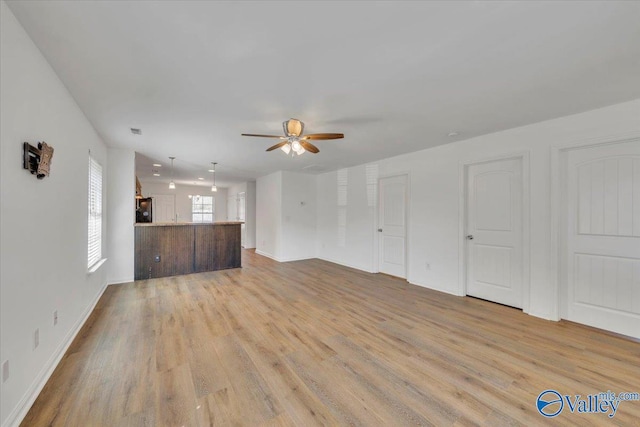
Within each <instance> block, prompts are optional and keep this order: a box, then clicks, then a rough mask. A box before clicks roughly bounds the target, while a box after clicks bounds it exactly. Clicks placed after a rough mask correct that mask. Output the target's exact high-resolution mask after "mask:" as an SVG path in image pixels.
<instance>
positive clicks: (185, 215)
mask: <svg viewBox="0 0 640 427" xmlns="http://www.w3.org/2000/svg"><path fill="white" fill-rule="evenodd" d="M140 185H142V195H143V196H144V197H149V196H155V195H158V194H174V195H175V196H176V213H177V214H178V222H191V203H192V202H191V199H190V198H189V194H191V195H196V194H199V195H201V196H214V198H215V208H214V209H215V221H226V220H227V189H226V188H222V187H218V191H216V192H212V191H211V187H210V186H209V187H207V186H203V185H202V186H201V185H184V184H176V188H175V190H170V189H169V184H161V183H157V182H144V181H141V182H140Z"/></svg>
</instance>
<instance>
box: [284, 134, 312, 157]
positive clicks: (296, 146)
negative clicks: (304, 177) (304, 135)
mask: <svg viewBox="0 0 640 427" xmlns="http://www.w3.org/2000/svg"><path fill="white" fill-rule="evenodd" d="M280 149H281V150H282V151H284V152H285V153H286V154H289V153H291V155H292V156H295V155H296V154H297V155H298V156H300V155H302V153H304V152H305V151H307V150H305V149H304V147H303V146H302V144H300V138H299V137H297V136H290V137H289V138H287V143H286V144H284V145H283V146H282V147H280ZM292 151H293V152H292Z"/></svg>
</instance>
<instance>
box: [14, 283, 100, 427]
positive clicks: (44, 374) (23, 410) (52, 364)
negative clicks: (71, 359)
mask: <svg viewBox="0 0 640 427" xmlns="http://www.w3.org/2000/svg"><path fill="white" fill-rule="evenodd" d="M107 286H108V285H107V284H105V285H103V286H102V289H100V292H98V295H97V296H96V297H95V298H94V300H93V301H92V303H91V304H90V305H89V307H87V309H86V310H85V311H84V313H83V314H82V317H81V318H80V319H79V320H78V322H76V324H75V325H74V327H73V328H72V329H71V330H70V331H69V333H68V334H67V335H66V336H65V338H64V339H63V340H62V342H61V343H60V345H59V346H58V348H56V350H55V351H54V352H53V354H52V355H51V357H50V358H49V360H47V363H45V365H44V366H43V367H42V369H41V370H40V373H39V374H38V376H37V377H36V379H35V381H34V382H33V384H31V386H30V387H29V388H28V389H27V391H26V393H25V394H24V396H22V399H20V401H19V402H18V404H17V405H16V406H15V408H13V411H11V413H10V414H9V416H8V417H7V419H6V420H5V421H4V423H2V427H18V426H19V425H20V423H21V422H22V420H23V419H24V417H25V416H26V415H27V413H28V412H29V409H31V405H33V402H35V401H36V398H37V397H38V395H39V394H40V392H41V391H42V389H43V388H44V386H45V384H46V383H47V381H49V378H50V377H51V374H53V371H54V370H55V369H56V367H57V366H58V363H60V360H62V357H63V356H64V354H65V353H66V352H67V349H68V348H69V346H70V345H71V343H72V342H73V340H74V339H75V337H76V335H78V332H80V329H82V326H84V324H85V322H86V321H87V319H88V318H89V316H90V315H91V313H92V312H93V309H94V308H95V306H96V304H98V301H100V298H101V297H102V295H103V294H104V291H105V290H106V289H107Z"/></svg>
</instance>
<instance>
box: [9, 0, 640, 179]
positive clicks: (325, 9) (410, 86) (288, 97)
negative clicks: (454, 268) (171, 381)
mask: <svg viewBox="0 0 640 427" xmlns="http://www.w3.org/2000/svg"><path fill="white" fill-rule="evenodd" d="M7 3H8V4H9V7H10V8H11V10H12V11H13V12H14V14H15V15H16V17H17V18H18V19H19V21H20V22H21V23H22V25H23V26H24V27H25V28H26V30H27V32H28V33H29V34H30V36H31V37H32V38H33V40H34V41H35V43H36V44H37V45H38V47H39V48H40V50H41V51H42V52H43V54H44V55H45V56H46V58H47V59H48V61H49V62H50V63H51V65H52V66H53V68H54V69H55V71H56V72H57V73H58V75H59V76H60V78H61V79H62V81H63V82H64V83H65V85H66V86H67V87H68V88H69V90H70V92H71V93H72V95H73V96H74V97H75V99H76V100H77V102H78V104H79V105H80V107H81V108H82V109H83V110H84V112H85V114H86V115H87V117H88V118H89V120H90V121H91V122H92V123H93V125H94V126H95V128H96V130H97V131H98V132H99V133H100V135H101V136H102V137H103V138H104V140H105V142H106V143H107V144H108V145H110V146H117V147H128V148H132V149H135V150H136V151H137V152H139V153H141V154H143V155H144V157H141V158H140V159H139V162H138V166H139V169H138V175H139V176H140V178H141V179H142V180H145V179H154V177H152V176H151V173H152V172H151V168H150V167H149V166H148V165H149V164H151V163H153V162H154V161H157V160H160V161H161V162H162V163H163V164H164V166H163V171H167V170H168V168H167V165H168V159H167V157H168V156H175V157H176V163H175V164H176V178H178V181H184V182H188V183H191V182H193V181H196V180H197V177H198V176H203V174H204V175H205V177H206V170H207V169H209V168H210V165H209V162H211V161H216V162H218V163H219V165H218V168H217V174H216V175H217V180H218V183H219V184H221V185H223V186H224V185H229V184H231V183H234V182H241V181H246V180H252V179H255V178H257V177H259V176H262V175H265V174H267V173H270V172H273V171H277V170H295V171H302V172H309V173H318V172H322V171H328V170H335V169H338V168H342V167H346V166H352V165H357V164H362V163H365V162H369V161H373V160H378V159H382V158H385V157H391V156H393V155H397V154H401V153H407V152H412V151H417V150H420V149H424V148H427V147H433V146H436V145H440V144H444V143H448V142H452V141H455V140H460V139H467V138H471V137H473V136H477V135H482V134H487V133H491V132H495V131H499V130H503V129H508V128H512V127H517V126H521V125H525V124H530V123H534V122H538V121H542V120H546V119H550V118H554V117H560V116H564V115H568V114H572V113H578V112H581V111H586V110H591V109H594V108H599V107H603V106H606V105H611V104H615V103H619V102H624V101H627V100H631V99H635V98H640V25H639V22H640V2H614V1H606V2H578V1H570V2H480V1H471V2H406V3H400V2H376V3H369V2H266V1H261V2H206V1H194V2H188V1H179V2H178V1H176V2H174V1H128V2H125V1H100V2H95V1H48V2H45V1H8V2H7ZM290 117H295V118H298V119H301V120H303V121H304V122H305V124H306V129H305V131H306V133H311V132H343V133H345V139H342V140H336V141H318V144H317V145H318V146H319V148H320V153H319V154H315V155H314V154H311V153H305V154H304V155H303V156H301V157H297V158H291V157H287V156H286V155H285V154H284V153H282V152H281V151H279V150H278V151H276V152H271V153H265V151H264V150H265V149H266V148H267V147H269V146H270V145H272V144H274V143H275V140H271V139H263V138H248V137H242V136H240V133H242V132H248V133H275V134H280V133H281V132H282V125H281V122H282V121H283V120H286V119H288V118H290ZM132 127H135V128H141V129H142V132H143V134H142V136H134V135H132V134H131V133H130V128H132ZM453 131H456V132H458V133H459V135H458V136H456V137H453V138H452V137H448V136H447V135H448V134H449V133H450V132H453ZM207 178H210V177H207ZM155 179H156V180H158V179H159V180H163V181H166V182H168V179H169V178H168V174H167V173H164V174H162V176H161V177H160V178H155Z"/></svg>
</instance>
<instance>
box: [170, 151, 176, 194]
mask: <svg viewBox="0 0 640 427" xmlns="http://www.w3.org/2000/svg"><path fill="white" fill-rule="evenodd" d="M169 158H170V159H171V182H169V190H175V189H176V183H175V182H173V161H174V160H175V157H169Z"/></svg>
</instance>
